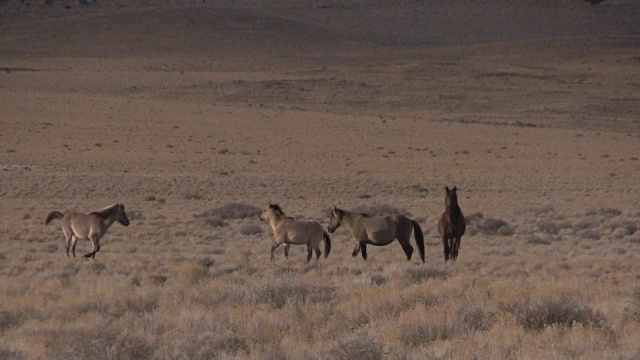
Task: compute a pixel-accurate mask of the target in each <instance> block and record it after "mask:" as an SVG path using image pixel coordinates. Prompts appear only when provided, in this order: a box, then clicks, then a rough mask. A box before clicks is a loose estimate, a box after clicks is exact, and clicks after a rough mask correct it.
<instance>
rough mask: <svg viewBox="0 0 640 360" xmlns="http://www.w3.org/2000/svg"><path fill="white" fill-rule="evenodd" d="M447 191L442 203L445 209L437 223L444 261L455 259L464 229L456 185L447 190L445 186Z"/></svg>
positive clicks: (446, 187)
mask: <svg viewBox="0 0 640 360" xmlns="http://www.w3.org/2000/svg"><path fill="white" fill-rule="evenodd" d="M445 190H446V192H447V194H446V196H445V200H444V203H445V205H446V209H445V211H444V213H443V214H442V216H441V217H440V222H439V223H438V232H439V233H440V236H442V246H443V247H444V261H445V262H446V261H448V260H454V261H455V260H456V259H457V258H458V250H459V249H460V240H461V239H462V235H464V231H465V229H466V224H465V221H464V215H462V210H460V206H458V195H457V194H456V191H457V190H458V188H457V187H456V186H454V187H453V189H451V190H449V187H448V186H445Z"/></svg>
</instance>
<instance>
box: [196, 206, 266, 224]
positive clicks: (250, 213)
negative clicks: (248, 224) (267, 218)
mask: <svg viewBox="0 0 640 360" xmlns="http://www.w3.org/2000/svg"><path fill="white" fill-rule="evenodd" d="M261 212H262V211H261V210H260V209H259V208H257V207H255V206H252V205H246V204H242V203H227V204H224V205H222V206H220V207H217V208H215V209H213V210H210V211H205V212H203V213H201V214H198V215H194V217H196V218H199V217H202V218H207V217H218V218H220V219H222V220H232V219H244V218H256V217H258V215H260V213H261Z"/></svg>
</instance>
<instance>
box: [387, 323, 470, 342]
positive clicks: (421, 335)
mask: <svg viewBox="0 0 640 360" xmlns="http://www.w3.org/2000/svg"><path fill="white" fill-rule="evenodd" d="M458 332H459V331H458V330H457V329H456V326H455V325H454V324H452V323H451V322H444V321H433V322H431V321H425V322H421V323H419V324H411V325H404V326H403V327H402V328H401V330H400V333H401V334H402V343H403V344H404V345H406V346H410V347H418V346H422V345H425V344H428V343H431V342H434V341H437V340H442V341H445V340H452V339H455V338H456V336H457V334H458Z"/></svg>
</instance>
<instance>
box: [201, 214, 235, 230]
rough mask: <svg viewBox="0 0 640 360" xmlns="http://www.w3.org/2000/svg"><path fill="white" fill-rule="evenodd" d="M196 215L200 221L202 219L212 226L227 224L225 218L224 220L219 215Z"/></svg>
mask: <svg viewBox="0 0 640 360" xmlns="http://www.w3.org/2000/svg"><path fill="white" fill-rule="evenodd" d="M194 217H195V218H196V219H199V220H200V221H202V222H203V223H204V224H205V225H208V226H211V227H214V228H215V227H223V226H226V225H227V223H225V222H224V220H222V219H221V218H220V217H219V216H217V215H210V214H209V215H194Z"/></svg>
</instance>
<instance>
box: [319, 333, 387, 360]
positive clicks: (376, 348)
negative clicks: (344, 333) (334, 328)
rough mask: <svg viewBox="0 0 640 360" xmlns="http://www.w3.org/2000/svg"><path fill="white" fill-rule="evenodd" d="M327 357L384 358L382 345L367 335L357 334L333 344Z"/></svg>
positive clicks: (376, 359)
mask: <svg viewBox="0 0 640 360" xmlns="http://www.w3.org/2000/svg"><path fill="white" fill-rule="evenodd" d="M326 358H327V359H336V360H350V359H362V360H380V359H384V353H383V351H382V345H381V344H380V343H379V342H378V341H376V340H375V339H373V338H371V337H370V336H367V335H362V334H361V335H357V336H355V337H354V338H351V339H347V340H343V341H341V342H339V343H338V344H337V345H335V346H333V347H332V348H331V350H330V351H329V354H328V356H327V357H326Z"/></svg>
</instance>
